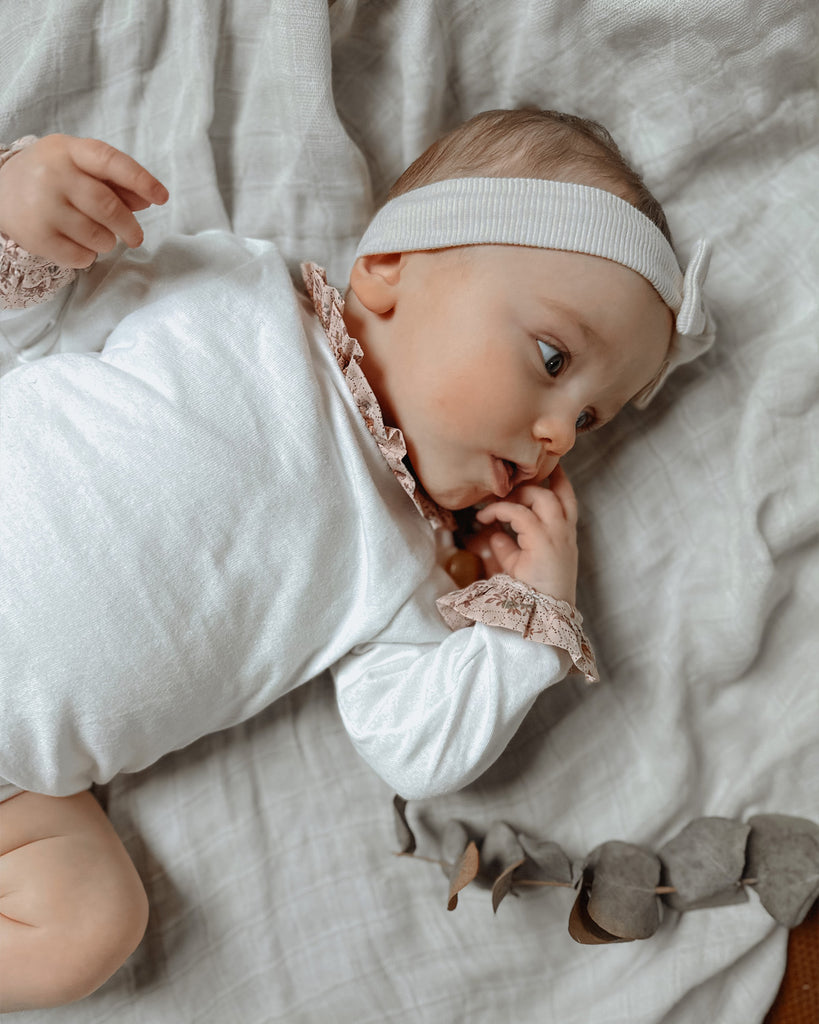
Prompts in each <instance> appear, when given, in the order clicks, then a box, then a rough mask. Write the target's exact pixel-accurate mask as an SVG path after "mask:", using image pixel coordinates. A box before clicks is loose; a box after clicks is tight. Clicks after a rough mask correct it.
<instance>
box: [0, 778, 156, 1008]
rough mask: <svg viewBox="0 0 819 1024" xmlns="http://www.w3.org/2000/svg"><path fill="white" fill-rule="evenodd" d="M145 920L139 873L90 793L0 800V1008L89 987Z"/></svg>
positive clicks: (71, 996)
mask: <svg viewBox="0 0 819 1024" xmlns="http://www.w3.org/2000/svg"><path fill="white" fill-rule="evenodd" d="M146 923H147V900H146V897H145V891H144V889H143V887H142V883H141V882H140V880H139V876H138V875H137V873H136V869H135V868H134V865H133V863H132V862H131V860H130V858H129V857H128V854H127V853H126V851H125V848H124V847H123V845H122V843H121V842H120V840H119V838H118V836H117V834H116V833H115V832H114V829H113V828H112V826H111V824H110V822H109V821H108V819H107V818H106V816H105V814H104V813H103V810H102V808H101V807H100V806H99V804H98V803H97V802H96V800H95V799H94V798H93V797H92V796H91V794H90V793H88V792H85V793H77V794H76V795H74V796H70V797H49V796H41V795H40V794H37V793H20V794H19V795H17V796H14V797H12V798H11V799H9V800H6V801H4V802H3V803H0V1011H2V1010H8V1009H18V1008H19V1009H23V1008H29V1007H35V1006H54V1005H58V1004H60V1003H65V1002H72V1001H73V1000H75V999H79V998H82V997H83V996H84V995H87V994H88V993H89V992H92V991H93V990H94V989H95V988H97V987H98V986H99V985H101V984H102V983H103V982H104V981H105V980H106V979H107V978H108V977H110V975H111V974H113V972H114V971H115V970H116V969H117V968H118V967H119V966H120V964H122V963H123V961H124V960H125V959H126V958H127V957H128V956H129V955H130V954H131V953H132V952H133V950H134V949H135V948H136V946H137V945H138V943H139V941H140V939H141V938H142V934H143V932H144V930H145V925H146ZM32 926H33V927H32Z"/></svg>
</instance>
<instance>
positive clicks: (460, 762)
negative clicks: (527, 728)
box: [332, 581, 571, 799]
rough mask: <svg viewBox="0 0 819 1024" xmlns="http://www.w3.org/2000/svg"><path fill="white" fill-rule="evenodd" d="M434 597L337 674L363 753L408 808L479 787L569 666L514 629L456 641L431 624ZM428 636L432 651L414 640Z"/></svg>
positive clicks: (478, 630)
mask: <svg viewBox="0 0 819 1024" xmlns="http://www.w3.org/2000/svg"><path fill="white" fill-rule="evenodd" d="M433 588H434V583H433V582H432V581H430V584H429V593H427V594H422V593H421V592H419V593H418V594H417V595H416V598H417V600H413V601H412V602H410V603H409V604H408V605H407V606H406V607H405V608H404V609H402V612H401V613H399V615H398V616H397V617H396V619H395V620H394V621H393V623H392V624H391V626H390V629H389V630H388V631H386V632H385V633H384V634H382V635H381V636H380V637H379V638H378V640H377V641H376V642H374V643H371V644H366V645H362V646H361V647H359V648H358V649H356V650H354V651H353V652H351V653H350V654H349V655H348V656H347V657H345V658H343V659H342V660H341V661H340V662H339V663H338V664H337V665H336V666H334V668H333V670H332V671H333V676H334V678H335V683H336V699H337V702H338V706H339V710H340V713H341V717H342V719H343V721H344V725H345V728H346V729H347V731H348V733H349V734H350V737H351V739H352V741H353V743H354V745H355V747H356V749H357V750H358V752H359V754H360V755H361V756H362V757H363V758H364V760H365V761H366V762H367V763H368V764H369V765H370V766H371V767H372V768H373V769H374V770H375V771H376V772H377V773H378V774H379V775H380V776H381V777H382V778H383V779H384V780H385V781H386V782H387V783H388V784H389V785H390V786H392V788H393V789H395V790H396V791H397V792H398V793H400V794H401V795H402V796H404V797H406V798H407V799H421V798H425V797H430V796H436V795H439V794H441V793H445V792H450V791H453V790H457V789H460V788H462V787H463V786H465V785H467V784H468V783H470V782H472V781H473V780H474V779H476V778H477V777H478V776H479V775H480V774H481V773H482V772H484V771H485V770H486V769H487V768H488V767H489V766H490V765H491V764H492V763H493V762H494V761H495V760H496V759H497V758H498V757H499V756H500V754H501V753H502V752H503V750H504V749H505V747H506V746H507V745H508V743H509V741H510V740H511V739H512V737H513V736H514V734H515V732H516V731H517V729H518V728H519V726H520V724H521V722H522V721H523V718H524V717H525V715H526V713H527V712H528V711H529V709H530V708H531V706H532V704H533V703H534V701H535V699H536V698H537V696H538V695H539V694H540V693H541V692H542V691H543V690H545V689H546V688H547V687H549V686H552V685H553V684H555V683H557V682H559V681H560V680H562V679H563V678H564V677H565V676H566V674H567V672H568V671H569V668H570V667H571V659H570V657H569V655H568V654H567V653H566V652H565V651H563V650H560V649H558V648H556V647H552V646H548V645H545V644H540V643H535V642H532V641H531V640H526V639H523V637H521V636H520V635H518V634H517V633H515V632H513V631H511V630H508V629H501V628H498V627H492V626H486V625H484V624H482V623H480V622H479V623H476V624H475V625H474V626H473V627H471V628H469V629H459V630H456V631H455V632H452V633H449V632H448V631H447V630H446V627H444V625H443V623H440V626H438V625H437V624H435V623H433V621H432V616H435V615H437V612H436V611H435V607H434V594H433V593H432V591H433ZM423 589H425V588H422V590H423ZM439 622H440V619H439ZM422 631H425V632H426V635H427V638H428V639H427V641H426V642H420V641H419V639H417V637H418V635H419V634H420V633H421V632H422Z"/></svg>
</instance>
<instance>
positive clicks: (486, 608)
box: [437, 573, 600, 683]
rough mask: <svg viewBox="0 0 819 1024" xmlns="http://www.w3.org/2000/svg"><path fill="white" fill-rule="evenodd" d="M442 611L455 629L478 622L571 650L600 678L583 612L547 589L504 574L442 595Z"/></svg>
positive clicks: (587, 672) (589, 676) (592, 677)
mask: <svg viewBox="0 0 819 1024" xmlns="http://www.w3.org/2000/svg"><path fill="white" fill-rule="evenodd" d="M437 605H438V611H439V612H440V613H441V615H442V617H443V619H444V621H445V622H446V624H447V625H448V626H449V627H450V629H461V628H462V627H464V626H471V625H472V624H473V623H474V622H482V623H484V625H487V626H500V627H501V628H503V629H512V630H514V631H515V632H516V633H520V635H521V636H522V637H523V638H524V639H525V640H535V641H537V642H538V643H542V644H549V645H550V646H552V647H559V648H560V649H561V650H564V651H566V652H568V654H569V657H570V658H571V659H572V661H573V662H574V665H575V667H576V668H577V669H578V671H580V672H582V673H583V675H584V676H585V677H586V681H587V682H589V683H594V682H596V681H597V680H598V679H599V678H600V677H599V675H598V673H597V665H596V663H595V660H594V653H593V651H592V649H591V645H590V644H589V641H588V640H587V639H586V636H585V634H584V633H583V629H582V624H583V617H582V616H581V614H580V612H579V611H577V609H576V608H575V607H574V606H573V605H571V604H569V603H568V602H567V601H559V600H557V598H554V597H549V596H547V595H546V594H541V593H539V592H538V591H537V590H533V589H532V588H531V587H530V586H528V585H527V584H525V583H521V582H520V580H516V579H513V578H512V577H511V576H507V575H506V574H504V573H499V574H497V575H496V576H492V577H491V578H490V579H488V580H478V581H477V582H475V583H471V584H470V585H469V586H468V587H464V588H463V589H462V590H456V591H453V593H451V594H445V595H444V596H443V597H440V598H438V601H437Z"/></svg>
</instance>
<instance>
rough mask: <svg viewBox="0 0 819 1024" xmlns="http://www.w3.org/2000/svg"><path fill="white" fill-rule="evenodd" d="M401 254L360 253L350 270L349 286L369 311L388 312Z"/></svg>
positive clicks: (395, 284) (396, 281) (394, 294)
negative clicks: (369, 254) (371, 254)
mask: <svg viewBox="0 0 819 1024" xmlns="http://www.w3.org/2000/svg"><path fill="white" fill-rule="evenodd" d="M401 257H402V253H400V252H389V253H379V254H376V255H373V256H359V257H358V259H357V260H356V261H355V263H354V264H353V269H352V270H351V271H350V287H351V288H352V290H353V291H354V292H355V294H356V297H357V298H358V301H359V302H360V303H361V304H362V305H363V306H365V307H366V308H367V309H369V311H370V312H371V313H379V314H383V313H389V312H390V311H391V310H392V309H393V308H394V307H395V302H396V297H397V296H396V292H397V287H398V282H399V280H400V277H401V267H402V265H403V260H402V258H401Z"/></svg>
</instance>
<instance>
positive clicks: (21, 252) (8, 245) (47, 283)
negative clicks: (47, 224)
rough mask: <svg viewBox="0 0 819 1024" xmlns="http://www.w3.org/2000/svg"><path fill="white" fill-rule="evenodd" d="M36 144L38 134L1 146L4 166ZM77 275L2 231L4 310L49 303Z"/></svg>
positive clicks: (0, 262)
mask: <svg viewBox="0 0 819 1024" xmlns="http://www.w3.org/2000/svg"><path fill="white" fill-rule="evenodd" d="M36 141H37V136H36V135H24V136H23V138H22V139H18V140H17V141H16V142H13V143H12V144H11V145H10V146H6V147H0V167H2V166H3V164H4V163H5V162H6V161H7V160H10V159H11V158H12V157H13V156H14V154H15V153H18V152H19V151H20V150H21V149H24V148H25V147H26V146H30V145H31V144H32V143H33V142H36ZM76 275H77V272H76V270H74V269H73V268H71V267H59V266H57V264H56V263H52V262H51V260H49V259H47V258H46V257H44V256H34V255H33V254H32V253H30V252H28V251H27V250H26V249H24V248H23V247H22V246H21V245H18V244H17V243H16V242H14V241H12V239H10V238H8V237H7V236H6V235H4V234H3V233H2V232H1V231H0V309H26V308H27V307H28V306H36V305H38V304H39V303H41V302H45V301H46V299H50V298H51V297H52V295H54V294H55V292H58V291H59V290H60V289H61V288H64V287H65V286H66V285H67V284H70V283H71V282H72V281H73V280H74V278H75V277H76Z"/></svg>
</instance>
